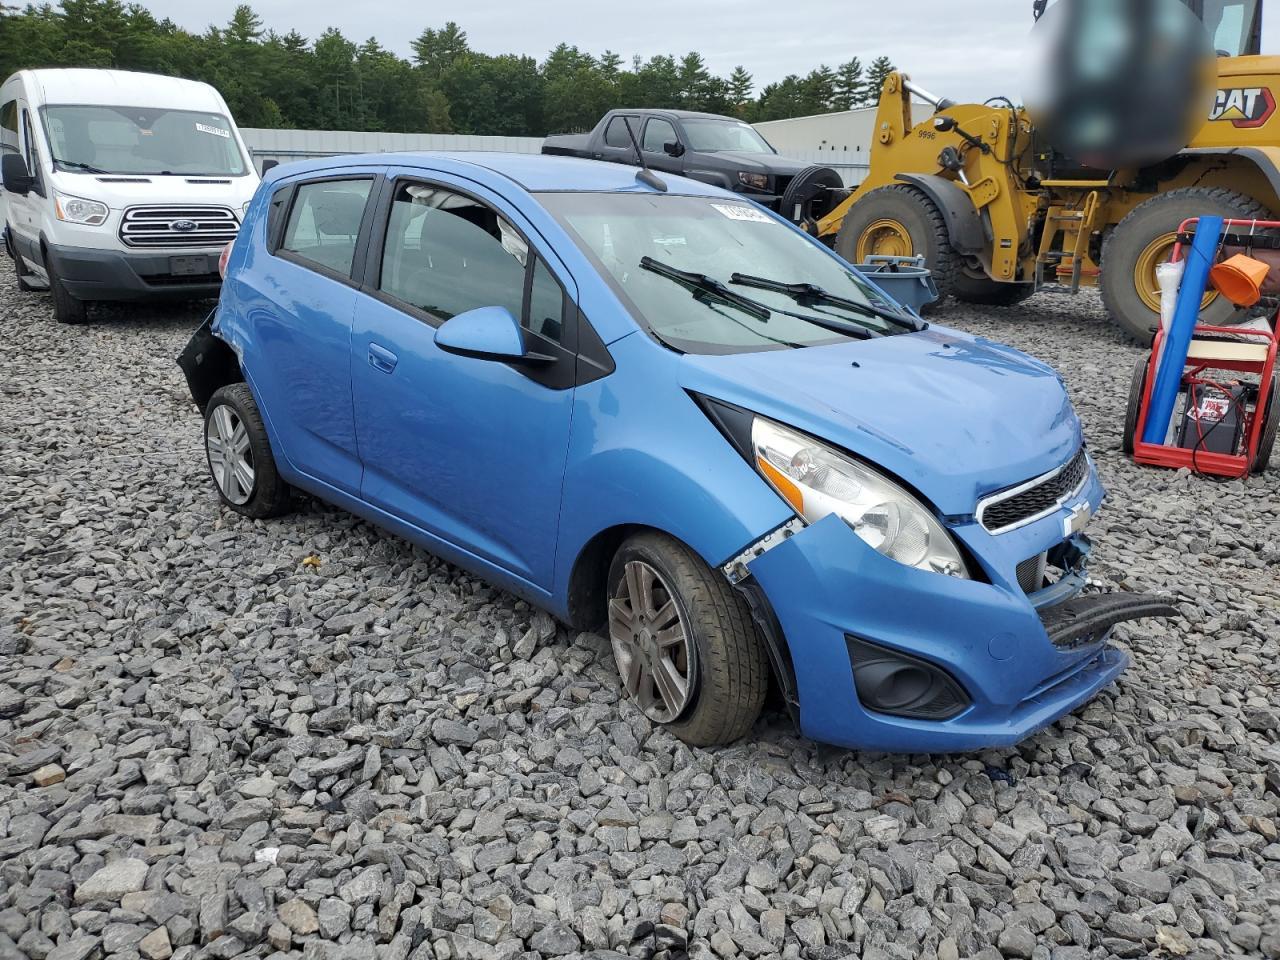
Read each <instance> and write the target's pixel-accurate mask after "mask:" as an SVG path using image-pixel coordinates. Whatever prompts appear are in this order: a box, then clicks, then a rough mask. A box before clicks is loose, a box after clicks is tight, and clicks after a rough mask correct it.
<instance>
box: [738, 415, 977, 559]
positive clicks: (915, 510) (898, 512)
mask: <svg viewBox="0 0 1280 960" xmlns="http://www.w3.org/2000/svg"><path fill="white" fill-rule="evenodd" d="M751 445H752V449H753V451H754V454H755V462H756V469H758V470H759V471H760V473H761V474H762V475H763V476H764V478H765V479H766V480H767V481H768V482H769V484H770V485H771V486H772V487H773V489H774V490H776V491H777V492H778V494H779V495H780V496H781V497H782V499H784V500H786V501H787V503H789V504H790V505H791V507H792V508H793V509H794V510H795V512H796V513H797V514H798V515H799V516H800V517H801V518H803V519H804V520H805V521H806V522H807V523H817V522H818V521H819V520H821V519H823V518H824V517H826V516H829V515H830V514H833V513H834V514H835V515H836V516H838V517H840V518H841V519H842V520H844V522H845V523H847V524H849V526H850V527H851V528H852V529H853V532H854V533H856V534H857V535H858V536H859V537H861V538H862V539H863V540H864V541H866V543H867V545H868V546H870V547H872V548H873V549H875V550H878V551H879V552H880V553H882V554H884V555H885V556H886V557H888V558H889V559H891V560H896V561H898V563H902V564H906V565H907V566H908V567H917V568H918V569H920V570H928V571H931V572H933V573H943V574H946V575H947V576H950V577H959V578H961V579H964V580H967V579H969V571H968V570H967V569H966V568H965V563H964V558H963V557H961V555H960V551H959V549H958V548H957V547H956V544H955V541H954V540H952V539H951V535H950V534H949V533H947V531H946V530H945V529H943V527H942V524H940V523H939V522H938V520H937V518H936V517H934V515H933V513H932V512H931V511H930V510H929V509H928V508H927V507H925V506H924V505H923V504H922V503H921V502H920V501H919V500H917V499H916V498H915V497H914V496H912V495H911V494H910V493H908V492H907V491H906V490H904V489H902V487H900V486H898V485H897V484H896V483H894V482H893V481H892V480H889V479H888V478H887V477H884V476H882V475H881V474H879V473H877V472H876V471H875V470H872V469H871V468H870V467H867V466H864V465H863V464H861V463H858V462H856V461H854V460H852V459H850V458H849V457H847V456H845V455H844V454H842V453H840V452H838V451H837V450H834V449H832V448H831V447H828V446H827V445H825V444H822V443H819V442H817V441H816V440H814V439H812V438H810V437H806V436H804V435H802V434H799V433H796V432H795V431H794V430H788V429H787V428H786V427H783V426H781V425H779V424H777V423H774V422H772V421H771V420H765V419H763V418H761V417H756V418H755V422H754V423H753V424H752V427H751Z"/></svg>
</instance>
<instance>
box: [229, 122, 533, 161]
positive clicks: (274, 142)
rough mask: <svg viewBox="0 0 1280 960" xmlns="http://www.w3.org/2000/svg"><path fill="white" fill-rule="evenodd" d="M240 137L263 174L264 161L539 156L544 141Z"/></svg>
mask: <svg viewBox="0 0 1280 960" xmlns="http://www.w3.org/2000/svg"><path fill="white" fill-rule="evenodd" d="M240 133H241V135H242V136H243V137H244V141H245V143H246V144H248V146H249V152H250V153H251V154H253V160H254V163H255V165H256V166H257V167H258V169H259V170H261V169H262V161H263V160H276V161H279V162H280V163H288V162H289V161H291V160H304V159H307V158H309V157H334V156H340V155H342V154H352V153H397V152H402V151H405V150H415V151H422V150H444V151H464V150H493V151H497V152H499V153H538V152H540V151H541V150H542V138H541V137H472V136H465V135H463V134H452V133H371V132H364V131H358V130H273V129H263V128H258V127H241V128H240Z"/></svg>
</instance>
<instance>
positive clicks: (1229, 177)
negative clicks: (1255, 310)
mask: <svg viewBox="0 0 1280 960" xmlns="http://www.w3.org/2000/svg"><path fill="white" fill-rule="evenodd" d="M1183 2H1184V3H1185V4H1186V5H1187V6H1189V7H1190V8H1191V10H1192V12H1193V13H1194V14H1195V15H1196V16H1197V17H1199V18H1200V20H1201V21H1202V22H1203V23H1204V25H1205V27H1206V28H1207V30H1208V33H1209V36H1210V38H1211V39H1212V41H1213V45H1214V47H1215V48H1216V50H1217V54H1218V60H1217V74H1218V82H1217V91H1216V98H1215V102H1214V105H1213V108H1212V111H1211V113H1210V116H1209V120H1208V122H1206V123H1204V125H1203V126H1202V127H1201V129H1200V130H1199V131H1198V132H1197V133H1196V134H1195V136H1194V138H1193V139H1192V140H1191V142H1190V144H1188V145H1187V147H1186V148H1185V149H1182V150H1181V151H1179V152H1177V153H1176V154H1175V155H1173V156H1171V157H1169V158H1168V159H1165V160H1161V161H1160V162H1158V163H1155V164H1148V165H1146V166H1141V167H1135V168H1131V169H1116V170H1099V169H1090V168H1089V167H1087V166H1085V165H1083V164H1080V163H1078V162H1073V161H1071V160H1068V159H1066V158H1065V157H1063V156H1062V155H1061V154H1058V153H1055V152H1054V150H1053V149H1052V147H1051V146H1050V145H1049V144H1046V143H1044V142H1042V141H1043V136H1041V135H1040V134H1039V133H1038V132H1037V131H1036V129H1035V128H1034V126H1033V124H1032V121H1031V119H1030V117H1029V115H1028V113H1027V111H1026V110H1025V109H1024V108H1023V107H1020V106H1016V105H1014V104H1013V103H1012V102H1010V101H1008V100H990V101H987V103H986V104H955V103H952V102H950V101H947V100H944V99H942V98H941V97H938V96H935V95H933V94H931V93H929V92H928V91H927V90H925V89H924V88H922V87H921V86H919V85H917V84H915V83H913V82H912V81H911V80H910V79H909V78H908V77H907V76H906V75H905V74H902V73H894V74H892V75H890V76H889V77H888V79H887V80H886V81H885V84H884V87H883V90H882V92H881V97H880V103H879V110H878V113H877V117H876V129H875V133H874V138H873V142H872V145H871V164H870V166H871V169H870V175H869V176H868V177H867V179H866V181H865V182H864V183H862V184H861V185H860V186H859V187H858V188H857V189H856V190H855V191H854V192H853V193H852V194H850V195H849V196H848V197H847V198H845V199H843V200H842V201H841V202H839V203H837V204H835V205H834V206H832V207H831V209H830V210H829V211H828V212H826V213H825V215H822V213H821V212H820V211H819V212H817V213H815V215H814V217H813V219H812V220H811V221H810V222H809V223H808V224H807V226H806V229H808V230H810V231H811V232H814V233H816V234H817V235H818V236H819V237H822V238H824V239H825V240H826V241H827V242H828V243H834V246H835V249H836V251H837V252H838V253H840V255H841V256H843V257H844V258H845V259H847V260H849V261H850V262H852V263H862V262H866V261H867V258H868V257H871V256H891V257H911V256H921V255H923V256H924V257H925V258H926V260H927V263H928V265H929V266H930V268H931V269H932V270H933V272H934V276H935V279H936V281H937V283H938V287H939V291H940V292H941V293H942V294H943V295H944V296H945V295H948V294H949V295H952V296H954V297H956V298H957V299H958V300H962V301H967V302H971V303H985V304H1004V305H1009V304H1014V303H1018V302H1020V301H1022V300H1024V299H1025V298H1027V297H1029V296H1031V295H1032V294H1033V293H1035V292H1036V291H1038V290H1052V291H1059V292H1067V293H1074V292H1077V291H1078V290H1079V289H1080V288H1081V287H1086V286H1098V287H1100V289H1101V294H1102V298H1103V302H1104V304H1105V306H1106V308H1107V311H1108V313H1109V315H1110V316H1111V318H1112V319H1113V320H1114V321H1115V322H1116V324H1117V325H1118V326H1119V327H1120V329H1121V330H1123V331H1124V332H1125V333H1126V334H1127V335H1128V336H1130V337H1131V338H1133V339H1134V340H1137V341H1140V342H1149V341H1150V339H1151V335H1152V333H1153V332H1154V330H1155V328H1156V326H1157V325H1158V324H1159V312H1160V292H1159V287H1158V285H1157V283H1156V276H1155V274H1156V266H1157V265H1158V264H1160V263H1162V262H1164V261H1165V260H1167V259H1168V256H1169V253H1170V251H1171V249H1172V247H1173V244H1174V243H1175V241H1176V238H1177V231H1178V227H1179V225H1180V224H1181V223H1182V222H1183V221H1184V220H1185V219H1187V218H1189V217H1196V216H1202V215H1209V214H1221V215H1223V216H1227V217H1236V218H1250V219H1252V218H1270V219H1276V216H1275V214H1277V213H1280V117H1277V115H1276V114H1277V102H1278V99H1280V57H1265V56H1260V55H1259V54H1260V48H1261V29H1262V0H1183ZM1045 5H1046V4H1045V0H1036V14H1037V17H1038V16H1039V15H1040V14H1042V13H1044V11H1045ZM1050 12H1051V13H1052V12H1053V11H1050ZM913 99H914V100H920V101H924V102H925V103H927V104H929V105H930V107H931V108H932V114H931V115H930V116H929V117H928V118H927V119H926V120H924V121H923V122H921V123H915V122H914V121H913V117H912V101H913ZM797 186H799V185H797ZM1234 309H1235V308H1234V307H1233V306H1232V305H1231V304H1229V303H1228V302H1227V301H1226V300H1225V299H1224V298H1221V297H1219V296H1218V295H1217V294H1216V293H1215V292H1212V291H1211V292H1210V293H1209V294H1207V295H1206V297H1205V304H1204V316H1205V319H1206V322H1226V321H1228V320H1229V319H1230V317H1231V315H1232V313H1233V312H1234Z"/></svg>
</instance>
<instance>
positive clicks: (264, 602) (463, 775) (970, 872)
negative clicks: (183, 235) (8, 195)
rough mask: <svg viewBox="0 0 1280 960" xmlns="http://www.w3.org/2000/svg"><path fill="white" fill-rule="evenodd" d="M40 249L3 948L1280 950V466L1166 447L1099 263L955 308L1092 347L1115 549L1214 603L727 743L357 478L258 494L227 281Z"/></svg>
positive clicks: (1, 409)
mask: <svg viewBox="0 0 1280 960" xmlns="http://www.w3.org/2000/svg"><path fill="white" fill-rule="evenodd" d="M0 289H2V290H3V291H4V292H3V293H2V294H0V460H2V466H3V471H2V472H3V474H4V481H3V482H4V485H3V488H2V491H3V492H2V493H0V504H2V508H0V560H2V562H0V957H9V956H28V957H35V958H43V957H49V958H52V960H69V958H77V960H78V958H89V957H95V956H101V955H114V956H120V957H133V956H138V955H140V956H143V957H147V958H150V960H161V958H164V957H168V956H170V955H171V954H172V956H174V957H178V958H190V957H193V956H209V957H232V956H238V955H245V956H259V957H261V956H267V955H273V954H274V955H276V956H284V955H291V956H304V957H307V958H316V960H319V958H339V957H346V958H365V957H368V958H374V957H386V958H395V960H399V958H404V957H407V956H413V957H419V958H427V957H435V958H439V960H515V958H517V957H527V958H529V960H538V958H540V957H552V956H564V955H574V954H589V955H591V956H594V957H599V958H606V957H617V956H618V953H609V951H617V952H620V953H625V954H629V955H631V956H635V957H644V956H649V955H650V954H652V953H653V951H654V950H655V949H656V950H657V951H659V953H660V954H661V953H664V952H665V953H667V954H668V955H670V956H672V957H678V956H679V955H680V954H679V952H680V951H681V950H687V951H688V954H689V956H690V957H693V958H699V960H700V958H709V957H711V956H719V957H732V956H743V957H751V958H755V957H761V958H769V957H776V956H781V957H784V958H796V957H812V958H833V960H834V958H844V957H855V956H857V957H863V958H868V960H871V958H915V957H923V958H935V957H936V958H939V960H943V958H957V957H984V958H987V957H989V958H998V957H1001V956H1006V957H1034V958H1046V960H1047V958H1052V960H1077V958H1086V957H1111V956H1118V957H1147V956H1172V957H1178V956H1197V957H1213V956H1223V955H1226V956H1240V955H1247V956H1259V955H1261V956H1265V957H1273V958H1274V957H1280V842H1278V841H1277V827H1278V825H1280V747H1277V745H1276V739H1277V734H1278V733H1280V706H1278V703H1280V696H1278V694H1277V688H1278V686H1280V684H1278V681H1277V672H1276V667H1275V664H1276V662H1277V661H1280V587H1278V586H1277V571H1278V569H1280V481H1278V480H1277V477H1280V471H1277V473H1273V474H1271V475H1270V476H1269V477H1267V478H1266V479H1265V480H1264V479H1256V480H1252V481H1250V482H1249V483H1248V484H1241V483H1238V482H1233V483H1229V484H1225V485H1216V484H1213V483H1209V482H1206V481H1203V480H1197V479H1194V478H1192V477H1190V476H1188V475H1186V474H1176V473H1172V472H1166V471H1157V470H1148V469H1138V468H1136V467H1134V466H1133V465H1131V464H1129V463H1128V462H1127V461H1126V460H1125V459H1124V458H1123V457H1122V456H1121V454H1120V451H1119V444H1118V430H1119V427H1120V424H1121V421H1122V417H1123V412H1124V410H1123V405H1124V401H1125V395H1126V392H1127V387H1128V380H1129V373H1130V370H1131V368H1132V361H1133V358H1134V357H1136V356H1138V353H1139V352H1138V351H1137V350H1135V349H1134V348H1132V347H1128V346H1125V345H1123V344H1122V343H1121V342H1120V339H1119V338H1118V336H1116V335H1115V334H1113V333H1112V332H1111V330H1110V328H1109V327H1108V326H1107V325H1106V322H1105V320H1104V318H1103V317H1102V314H1101V310H1100V308H1099V306H1098V303H1097V301H1096V299H1094V298H1092V297H1081V298H1078V299H1075V300H1068V299H1059V298H1050V297H1041V298H1039V299H1037V300H1034V301H1032V302H1031V303H1030V304H1029V305H1028V306H1026V307H1023V308H1017V309H1013V310H1003V311H1002V310H993V311H989V312H987V313H986V314H981V313H979V312H977V311H973V310H960V309H957V308H953V309H951V310H950V311H948V312H947V313H946V314H945V316H944V318H943V320H944V322H948V323H951V324H954V325H956V326H960V327H964V328H966V329H969V330H973V331H976V332H981V333H984V334H989V335H992V336H994V337H996V338H998V339H1001V340H1005V341H1008V342H1010V343H1013V344H1015V345H1017V346H1019V347H1021V348H1024V349H1026V350H1028V351H1030V352H1032V353H1034V354H1036V355H1038V356H1040V357H1042V358H1044V359H1046V360H1048V361H1050V362H1052V363H1054V364H1056V365H1057V366H1058V367H1059V368H1060V369H1061V370H1062V372H1063V374H1064V375H1065V376H1066V378H1067V381H1068V383H1069V385H1070V387H1071V390H1072V392H1073V394H1074V397H1075V400H1076V403H1077V409H1078V410H1079V411H1080V413H1081V415H1082V416H1083V417H1084V419H1085V421H1086V426H1087V429H1088V432H1089V435H1090V437H1091V439H1092V444H1093V450H1094V453H1095V455H1096V456H1097V458H1098V460H1099V462H1100V465H1101V469H1102V471H1103V474H1104V478H1105V480H1106V482H1107V485H1108V487H1109V489H1110V493H1111V496H1110V500H1109V503H1108V506H1107V507H1106V508H1105V509H1104V512H1103V513H1102V515H1101V516H1100V517H1099V518H1098V519H1097V520H1096V521H1095V522H1094V524H1093V526H1092V528H1091V533H1092V535H1093V537H1094V539H1095V542H1096V547H1097V549H1096V556H1097V563H1096V566H1095V572H1096V575H1097V576H1098V577H1099V578H1100V579H1103V580H1105V581H1109V582H1111V583H1113V584H1116V585H1119V586H1124V587H1128V588H1132V589H1140V590H1158V591H1165V592H1171V593H1175V594H1176V595H1177V596H1178V597H1179V598H1180V601H1181V602H1180V608H1181V610H1182V612H1183V615H1184V618H1185V619H1184V620H1183V621H1181V622H1175V623H1172V624H1170V625H1168V626H1164V625H1160V624H1143V625H1140V626H1137V627H1133V628H1130V629H1127V630H1125V631H1123V633H1122V639H1123V641H1124V642H1125V643H1127V645H1128V646H1129V647H1130V648H1131V649H1132V651H1133V653H1134V656H1135V665H1134V667H1133V668H1132V669H1131V670H1130V671H1129V673H1128V674H1127V675H1126V676H1125V677H1124V678H1123V680H1122V681H1121V682H1120V683H1119V684H1118V685H1117V686H1115V687H1113V688H1112V689H1109V690H1108V691H1106V692H1104V693H1103V695H1102V696H1100V697H1099V698H1098V699H1097V700H1096V701H1095V702H1094V703H1092V704H1091V705H1089V706H1087V707H1086V708H1084V709H1082V710H1080V711H1078V712H1077V713H1076V714H1075V715H1073V716H1070V717H1067V718H1064V719H1063V720H1062V721H1061V722H1060V723H1058V724H1056V725H1055V726H1053V727H1052V728H1050V729H1048V730H1046V731H1044V732H1043V733H1041V734H1040V735H1038V736H1036V737H1034V738H1032V739H1031V740H1029V741H1028V742H1026V743H1025V744H1023V745H1022V746H1021V747H1019V748H1018V749H1014V750H1008V751H997V752H991V753H984V754H979V755H971V756H961V757H947V758H939V757H923V756H916V757H886V756H882V755H871V754H861V753H849V752H845V751H840V750H835V749H831V748H827V747H822V746H819V745H816V744H814V743H811V742H808V741H806V740H804V739H802V738H799V737H797V736H796V735H795V734H794V732H793V731H792V730H791V729H790V727H789V725H788V723H787V722H786V720H785V718H784V717H782V716H781V715H780V714H777V713H775V714H772V715H770V716H767V717H766V719H765V720H764V721H763V722H762V723H761V724H760V726H759V727H758V728H757V730H756V733H755V735H754V736H753V737H752V738H750V739H749V740H747V741H745V742H743V743H741V744H739V745H737V746H735V747H732V748H729V749H723V750H718V751H691V750H689V749H688V748H686V747H684V746H683V745H682V744H680V743H679V742H677V741H676V740H674V739H673V738H671V737H670V736H667V735H666V734H664V733H661V732H657V733H655V732H653V731H652V730H651V729H650V728H649V726H648V724H647V722H646V721H645V720H644V719H643V717H642V716H641V715H640V714H639V713H638V711H636V710H634V709H632V708H631V707H630V706H628V705H627V704H626V703H624V702H620V701H619V697H618V687H617V682H616V678H615V674H614V671H613V666H612V663H611V659H610V656H609V653H608V649H607V644H606V643H605V642H604V641H602V640H601V639H600V638H598V637H594V636H590V635H582V636H572V635H569V634H568V633H566V632H565V630H564V629H563V628H560V629H557V627H556V626H555V625H554V624H553V623H552V622H551V620H550V619H549V618H547V617H546V616H545V615H544V614H540V613H536V612H535V611H533V610H531V609H530V608H529V607H528V606H527V605H526V604H524V603H522V602H520V601H518V600H516V599H514V598H513V597H511V596H509V595H507V594H505V593H502V592H500V591H498V590H495V589H493V588H491V587H489V586H487V585H485V584H484V583H483V582H481V581H478V580H476V579H474V578H472V577H470V576H468V575H466V574H463V573H461V572H459V571H458V570H456V569H454V568H452V567H449V566H448V565H446V564H444V563H442V562H439V561H437V560H435V559H434V558H432V557H431V556H429V555H427V554H425V553H423V552H421V551H419V550H416V549H414V548H411V547H410V546H409V545H408V544H406V543H405V542H403V541H401V540H398V539H395V538H393V537H391V536H388V535H384V534H383V533H381V532H379V531H378V530H377V529H376V528H374V527H371V526H369V525H368V524H366V523H363V522H361V521H357V520H355V519H353V518H351V517H350V516H348V515H346V514H343V513H340V512H336V511H334V510H331V509H329V508H327V507H325V506H324V505H322V504H318V503H314V502H309V501H304V502H302V503H301V504H300V508H299V512H298V513H297V514H296V515H294V516H292V517H289V518H286V519H285V520H280V521H272V522H268V523H257V522H252V521H247V520H244V519H241V518H239V517H237V516H235V515H233V514H231V513H228V512H226V511H223V510H221V509H220V508H219V505H218V502H217V500H216V499H215V496H214V492H213V488H212V486H211V484H210V483H209V481H208V480H207V478H206V474H205V467H204V461H203V452H202V446H201V442H200V435H199V434H200V428H199V421H198V419H197V417H196V415H195V413H194V412H193V409H192V408H191V406H190V404H189V401H188V399H187V397H186V391H185V387H184V384H183V382H182V378H181V374H180V373H179V371H178V369H177V368H176V366H175V365H174V363H173V358H174V356H175V355H176V354H177V352H178V351H179V349H180V348H181V346H182V345H183V344H184V343H185V341H186V338H187V336H188V334H189V332H190V331H191V330H192V329H193V328H194V326H195V325H196V324H197V323H198V322H199V320H200V318H201V314H202V312H203V308H201V307H199V306H192V307H189V308H188V307H182V308H178V309H173V308H168V309H159V310H153V309H147V310H141V309H136V310H135V309H130V310H113V311H110V312H107V313H104V314H103V315H102V316H100V317H99V318H97V320H96V322H94V323H93V324H91V325H89V326H87V327H83V328H67V327H60V326H58V325H56V324H55V323H54V322H53V321H52V319H51V316H50V305H49V301H48V298H47V297H45V296H43V295H37V294H19V293H17V292H16V289H15V287H14V281H13V276H12V271H11V269H10V268H9V266H8V260H7V259H6V260H5V261H4V266H3V267H0Z"/></svg>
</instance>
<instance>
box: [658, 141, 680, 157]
mask: <svg viewBox="0 0 1280 960" xmlns="http://www.w3.org/2000/svg"><path fill="white" fill-rule="evenodd" d="M662 152H663V153H665V154H666V155H667V156H669V157H683V156H684V144H683V143H681V142H680V141H678V140H668V141H667V142H666V143H664V144H663V145H662Z"/></svg>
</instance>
